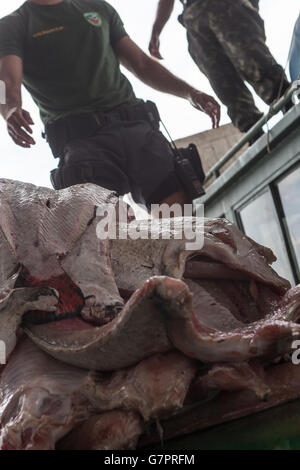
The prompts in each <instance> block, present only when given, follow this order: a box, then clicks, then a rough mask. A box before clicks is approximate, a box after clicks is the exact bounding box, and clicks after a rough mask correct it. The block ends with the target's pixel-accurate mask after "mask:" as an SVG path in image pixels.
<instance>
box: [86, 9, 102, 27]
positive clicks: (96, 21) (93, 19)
mask: <svg viewBox="0 0 300 470" xmlns="http://www.w3.org/2000/svg"><path fill="white" fill-rule="evenodd" d="M83 16H84V17H85V19H86V20H87V21H88V22H89V23H90V24H92V25H93V26H97V27H99V26H101V25H102V20H101V16H100V15H99V13H95V12H94V11H92V12H89V13H84V15H83Z"/></svg>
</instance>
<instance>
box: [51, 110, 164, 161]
mask: <svg viewBox="0 0 300 470" xmlns="http://www.w3.org/2000/svg"><path fill="white" fill-rule="evenodd" d="M113 121H147V122H149V123H150V124H151V125H152V126H153V127H154V128H155V129H159V122H160V116H159V112H158V109H157V107H156V105H155V103H153V102H152V101H146V102H144V101H139V102H137V103H136V104H132V105H122V106H119V107H118V108H115V109H113V110H112V111H110V112H108V113H101V112H97V111H95V112H90V113H89V112H87V113H82V114H74V115H71V116H67V117H65V118H61V119H57V120H56V121H52V122H49V123H47V124H46V126H45V138H46V140H47V142H48V144H49V145H50V148H51V150H52V153H53V156H54V157H55V158H60V157H62V155H63V151H64V147H65V145H66V144H67V143H68V142H70V141H71V140H74V139H85V138H88V137H91V136H93V135H95V133H96V132H97V131H98V130H99V129H100V128H101V127H104V126H105V125H107V124H109V123H111V122H113Z"/></svg>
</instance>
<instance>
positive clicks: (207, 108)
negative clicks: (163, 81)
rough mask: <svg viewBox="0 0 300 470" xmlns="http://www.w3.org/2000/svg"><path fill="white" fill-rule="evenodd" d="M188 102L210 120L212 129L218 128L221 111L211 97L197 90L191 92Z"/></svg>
mask: <svg viewBox="0 0 300 470" xmlns="http://www.w3.org/2000/svg"><path fill="white" fill-rule="evenodd" d="M189 101H190V103H191V105H192V106H194V108H197V109H199V110H200V111H203V112H204V113H205V114H207V115H208V116H209V117H210V118H211V121H212V127H213V129H216V128H217V127H219V124H220V116H221V109H220V105H219V103H217V101H216V100H215V99H214V98H213V97H212V96H210V95H207V94H206V93H203V92H201V91H198V90H192V91H191V93H190V96H189Z"/></svg>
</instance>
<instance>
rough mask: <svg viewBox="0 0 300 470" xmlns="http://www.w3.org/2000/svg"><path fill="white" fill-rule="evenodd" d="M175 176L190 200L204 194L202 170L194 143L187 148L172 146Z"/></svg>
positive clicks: (203, 174)
mask: <svg viewBox="0 0 300 470" xmlns="http://www.w3.org/2000/svg"><path fill="white" fill-rule="evenodd" d="M173 152H174V156H175V167H176V174H177V177H178V178H179V179H180V181H181V183H182V185H183V187H184V189H185V191H186V192H187V194H189V196H190V198H191V199H192V200H194V199H197V198H199V197H201V196H203V195H204V194H205V190H204V189H203V184H204V180H205V173H204V171H203V167H202V163H201V159H200V155H199V153H198V149H197V147H196V145H195V144H190V145H189V146H188V147H187V148H177V147H176V146H174V147H173Z"/></svg>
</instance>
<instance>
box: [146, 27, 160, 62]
mask: <svg viewBox="0 0 300 470" xmlns="http://www.w3.org/2000/svg"><path fill="white" fill-rule="evenodd" d="M159 48H160V41H159V34H156V33H152V36H151V39H150V43H149V52H150V54H151V55H152V56H153V57H155V58H156V59H159V60H162V59H163V58H162V56H161V54H160V52H159Z"/></svg>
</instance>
